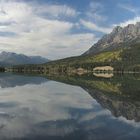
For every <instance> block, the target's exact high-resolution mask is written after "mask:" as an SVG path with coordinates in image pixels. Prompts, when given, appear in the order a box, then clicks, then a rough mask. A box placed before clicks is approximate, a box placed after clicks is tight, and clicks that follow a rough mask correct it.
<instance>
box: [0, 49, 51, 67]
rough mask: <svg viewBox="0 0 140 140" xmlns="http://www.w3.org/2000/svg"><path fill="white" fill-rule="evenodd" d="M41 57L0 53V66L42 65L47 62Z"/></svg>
mask: <svg viewBox="0 0 140 140" xmlns="http://www.w3.org/2000/svg"><path fill="white" fill-rule="evenodd" d="M48 61H49V59H46V58H44V57H41V56H27V55H24V54H16V53H12V52H5V51H3V52H1V53H0V66H13V65H22V64H42V63H46V62H48Z"/></svg>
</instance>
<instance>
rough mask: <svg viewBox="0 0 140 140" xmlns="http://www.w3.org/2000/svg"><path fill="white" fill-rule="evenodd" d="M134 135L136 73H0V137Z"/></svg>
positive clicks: (116, 139)
mask: <svg viewBox="0 0 140 140" xmlns="http://www.w3.org/2000/svg"><path fill="white" fill-rule="evenodd" d="M112 139H113V140H139V139H140V76H139V75H129V76H128V75H117V76H113V77H110V78H101V77H100V78H99V77H95V76H94V75H92V74H91V75H88V76H87V75H86V76H78V75H76V76H64V75H55V76H51V75H48V76H35V75H16V74H10V73H0V140H112Z"/></svg>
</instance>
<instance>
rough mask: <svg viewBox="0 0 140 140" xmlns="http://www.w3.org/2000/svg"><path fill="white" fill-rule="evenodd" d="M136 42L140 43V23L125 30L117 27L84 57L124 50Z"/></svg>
mask: <svg viewBox="0 0 140 140" xmlns="http://www.w3.org/2000/svg"><path fill="white" fill-rule="evenodd" d="M134 42H135V43H139V42H140V22H137V23H136V24H129V25H127V26H126V27H124V28H123V27H120V26H117V27H115V28H114V29H113V31H112V32H111V33H110V34H106V35H104V36H103V37H102V38H101V39H100V40H99V41H98V42H97V43H96V44H94V45H93V46H92V47H91V48H90V49H89V50H88V51H86V52H85V53H84V54H83V55H88V54H97V53H99V52H101V51H109V50H112V49H118V48H119V47H121V48H123V47H125V46H130V45H131V44H133V43H134ZM122 44H123V45H122ZM124 44H125V45H124Z"/></svg>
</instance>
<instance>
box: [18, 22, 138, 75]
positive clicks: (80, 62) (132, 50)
mask: <svg viewBox="0 0 140 140" xmlns="http://www.w3.org/2000/svg"><path fill="white" fill-rule="evenodd" d="M139 54H140V22H138V23H136V24H129V25H128V26H126V27H120V26H117V27H115V28H114V29H113V31H112V32H111V33H110V34H107V35H104V36H103V37H102V38H101V39H100V40H99V41H98V42H97V43H96V44H94V45H93V46H92V47H91V48H90V49H89V50H88V51H86V52H85V53H84V54H82V55H80V56H76V57H69V58H65V59H60V60H55V61H51V62H47V63H44V64H42V65H39V67H41V66H42V71H43V72H44V71H45V72H46V71H48V72H53V73H54V72H55V73H57V72H65V73H70V72H77V71H78V70H79V68H80V70H81V69H82V70H84V71H85V70H86V71H93V69H94V68H95V67H100V66H111V67H112V68H113V70H114V71H118V72H123V71H127V72H129V71H135V72H140V55H139ZM24 67H25V66H24ZM24 67H22V66H21V67H20V66H19V67H16V68H17V69H18V68H20V71H22V69H23V70H24V71H25V69H24ZM26 68H27V70H28V69H30V71H32V70H33V71H34V70H35V67H34V66H33V67H32V66H30V67H29V66H26ZM37 70H38V65H36V71H37Z"/></svg>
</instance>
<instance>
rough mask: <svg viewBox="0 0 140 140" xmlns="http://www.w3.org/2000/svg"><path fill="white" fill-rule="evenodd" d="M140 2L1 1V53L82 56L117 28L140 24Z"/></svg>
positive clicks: (55, 57)
mask: <svg viewBox="0 0 140 140" xmlns="http://www.w3.org/2000/svg"><path fill="white" fill-rule="evenodd" d="M139 7H140V1H139V0H0V51H9V52H16V53H24V54H26V55H41V56H44V57H47V58H49V59H60V58H65V57H69V56H75V55H80V54H82V53H83V52H85V51H86V50H88V49H89V48H90V47H91V46H92V45H93V44H94V43H96V42H97V41H98V40H99V39H100V38H101V37H102V36H103V35H104V34H107V33H110V32H111V31H112V29H113V28H114V27H115V26H122V27H124V26H127V25H128V24H135V23H136V22H139V21H140V8H139Z"/></svg>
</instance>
